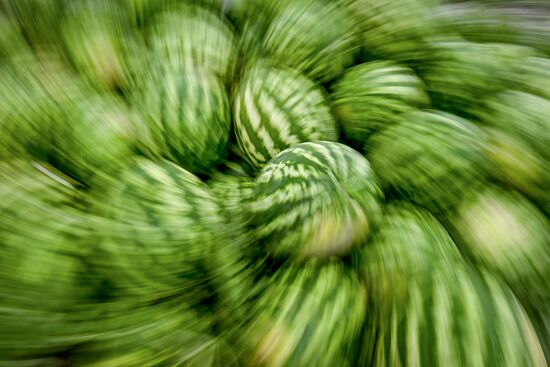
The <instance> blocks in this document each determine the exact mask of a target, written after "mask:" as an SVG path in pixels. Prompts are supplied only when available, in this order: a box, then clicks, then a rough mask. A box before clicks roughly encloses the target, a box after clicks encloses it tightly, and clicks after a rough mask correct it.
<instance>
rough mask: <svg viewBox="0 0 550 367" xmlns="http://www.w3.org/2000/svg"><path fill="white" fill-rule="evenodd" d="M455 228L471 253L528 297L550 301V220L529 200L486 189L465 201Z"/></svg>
mask: <svg viewBox="0 0 550 367" xmlns="http://www.w3.org/2000/svg"><path fill="white" fill-rule="evenodd" d="M455 226H456V228H457V231H458V233H459V234H460V236H461V237H462V238H463V239H464V241H463V245H464V246H465V250H466V252H467V253H469V254H470V255H471V256H472V257H473V258H474V259H475V260H476V262H477V263H478V264H479V265H481V266H485V267H487V268H488V269H490V270H491V271H493V272H494V273H496V274H499V275H500V276H501V277H502V278H504V279H505V280H506V281H507V282H508V284H509V285H510V286H511V287H512V289H513V290H514V291H515V292H516V294H518V295H521V299H522V301H523V300H525V301H530V303H532V304H533V305H535V306H544V305H549V304H550V287H549V284H548V277H549V276H550V267H549V266H548V264H550V247H549V244H550V223H549V221H548V218H546V217H545V216H544V214H542V213H541V212H540V211H539V210H538V209H537V208H536V207H534V206H533V205H532V204H531V203H530V202H529V201H528V200H527V199H525V198H524V197H522V196H521V195H519V194H517V193H514V192H506V191H501V190H497V189H487V190H484V191H483V192H480V193H479V194H478V195H476V196H475V197H473V198H472V200H470V201H468V202H465V203H463V204H462V205H461V207H460V211H459V216H458V217H457V218H456V221H455ZM545 307H548V306H545Z"/></svg>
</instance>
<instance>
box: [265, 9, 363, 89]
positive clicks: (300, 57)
mask: <svg viewBox="0 0 550 367" xmlns="http://www.w3.org/2000/svg"><path fill="white" fill-rule="evenodd" d="M357 41H358V39H357V35H356V33H355V27H354V22H353V17H352V15H351V13H349V12H348V11H347V10H346V9H345V8H342V7H340V6H338V5H337V4H335V3H333V2H324V1H321V0H298V1H291V2H288V3H287V4H285V6H284V8H283V9H282V10H280V11H279V12H277V13H276V14H275V15H274V18H273V19H272V20H271V22H270V25H269V28H268V29H267V32H266V35H265V38H264V41H263V46H264V47H265V49H266V51H267V52H268V54H270V55H271V57H272V59H273V60H274V61H276V62H278V63H280V64H282V65H287V66H289V67H292V68H294V69H297V70H300V71H302V72H304V73H305V74H306V75H308V76H309V77H310V78H311V79H313V80H316V81H320V82H326V81H329V80H333V79H335V78H337V77H339V76H340V75H341V74H342V73H343V71H344V69H345V68H346V67H348V66H349V65H351V64H352V63H353V60H354V56H355V53H356V51H357V49H358V42H357Z"/></svg>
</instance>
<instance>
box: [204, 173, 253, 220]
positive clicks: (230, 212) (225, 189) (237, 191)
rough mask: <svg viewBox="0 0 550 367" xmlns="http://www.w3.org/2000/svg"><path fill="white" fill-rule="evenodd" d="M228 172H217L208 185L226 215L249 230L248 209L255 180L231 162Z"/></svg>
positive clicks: (228, 218)
mask: <svg viewBox="0 0 550 367" xmlns="http://www.w3.org/2000/svg"><path fill="white" fill-rule="evenodd" d="M227 166H229V167H231V168H230V170H229V171H228V172H220V171H218V172H216V173H214V175H213V176H212V178H211V179H210V180H209V181H208V186H210V188H211V189H212V192H213V193H214V195H215V196H216V198H217V199H218V202H219V205H220V208H221V211H222V213H223V215H224V217H225V218H226V219H227V220H228V221H229V222H230V223H233V224H234V225H235V226H236V227H239V228H241V229H242V230H243V231H247V226H248V224H249V222H250V213H248V211H247V210H246V208H247V207H248V203H249V202H250V200H251V198H252V195H253V193H254V180H253V178H252V177H250V176H248V175H247V174H246V173H245V171H244V169H243V168H242V167H241V166H239V165H237V164H233V163H232V162H230V163H229V164H227Z"/></svg>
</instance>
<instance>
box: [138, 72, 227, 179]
mask: <svg viewBox="0 0 550 367" xmlns="http://www.w3.org/2000/svg"><path fill="white" fill-rule="evenodd" d="M151 70H152V73H151V76H150V77H149V78H148V80H147V82H146V83H145V85H144V87H143V88H142V90H141V91H139V92H138V93H137V95H136V96H134V99H133V100H134V104H135V105H136V107H137V108H139V109H140V111H141V112H142V115H143V116H144V118H145V120H146V122H147V124H148V126H149V129H150V131H151V135H152V140H153V144H154V146H155V149H156V150H157V153H159V154H160V155H162V156H163V157H165V158H167V159H169V160H171V161H173V162H176V163H178V164H180V165H181V166H183V167H185V168H186V169H189V170H191V171H193V172H205V171H208V170H209V169H210V168H211V167H212V166H213V165H214V164H215V163H216V162H217V161H219V160H220V159H221V158H223V156H224V155H225V154H226V145H227V142H228V139H229V130H230V127H231V115H230V109H229V102H228V99H227V95H226V93H225V90H224V88H223V86H222V84H221V83H220V82H219V81H218V79H216V77H215V76H214V75H212V74H209V73H208V72H207V71H206V70H204V69H200V68H194V67H188V68H185V69H181V68H180V69H177V70H176V69H172V68H171V67H169V66H167V65H160V66H153V67H152V69H151Z"/></svg>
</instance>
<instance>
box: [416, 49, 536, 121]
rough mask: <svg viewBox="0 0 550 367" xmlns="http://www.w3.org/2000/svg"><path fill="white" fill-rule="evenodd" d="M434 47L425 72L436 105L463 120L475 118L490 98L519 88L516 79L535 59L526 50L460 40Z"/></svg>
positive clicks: (424, 75) (530, 50) (532, 52)
mask: <svg viewBox="0 0 550 367" xmlns="http://www.w3.org/2000/svg"><path fill="white" fill-rule="evenodd" d="M432 47H433V56H432V59H431V60H430V61H429V62H427V63H426V65H425V66H423V70H422V77H423V78H424V80H425V81H426V84H427V86H428V91H429V92H430V95H431V96H432V103H433V105H434V107H436V108H438V109H442V110H446V111H449V112H453V113H456V114H460V115H461V116H463V117H472V114H473V112H474V110H475V109H476V108H478V107H479V106H480V102H481V101H483V99H484V98H485V97H486V96H488V95H490V94H493V93H498V92H500V91H503V90H505V89H508V88H515V87H516V84H517V82H516V79H517V77H516V75H519V74H520V72H521V70H522V68H524V65H525V63H526V62H527V60H528V59H529V58H530V57H531V56H533V55H534V51H533V50H532V49H530V48H528V47H524V46H518V45H511V44H498V43H475V42H467V41H463V40H460V39H458V40H448V41H442V42H434V43H433V44H432Z"/></svg>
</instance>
